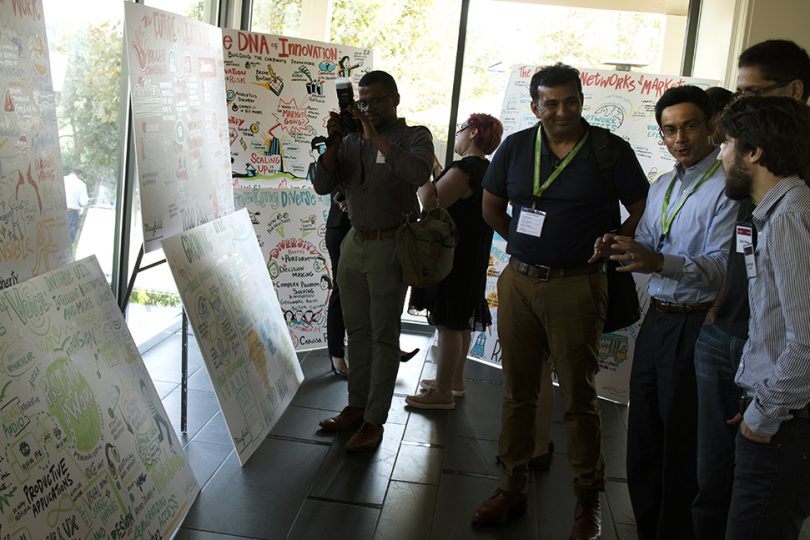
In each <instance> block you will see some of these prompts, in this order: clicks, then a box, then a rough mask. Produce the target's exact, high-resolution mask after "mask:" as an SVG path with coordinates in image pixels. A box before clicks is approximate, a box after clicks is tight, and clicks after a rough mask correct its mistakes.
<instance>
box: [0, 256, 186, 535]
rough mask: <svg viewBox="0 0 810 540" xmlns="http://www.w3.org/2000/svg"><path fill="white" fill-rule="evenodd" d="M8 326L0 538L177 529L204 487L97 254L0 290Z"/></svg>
mask: <svg viewBox="0 0 810 540" xmlns="http://www.w3.org/2000/svg"><path fill="white" fill-rule="evenodd" d="M0 336H14V340H9V339H4V340H2V341H0V372H2V379H1V380H3V381H5V383H4V384H3V387H2V391H0V423H2V432H0V524H2V526H1V527H0V528H1V529H2V535H1V536H2V537H3V538H28V539H33V538H168V537H170V536H172V534H173V533H174V532H175V530H176V529H177V528H178V527H179V525H180V522H181V521H182V519H183V516H184V515H185V514H186V512H187V511H188V509H189V508H190V506H191V504H192V502H193V501H194V498H195V497H196V496H197V494H198V493H199V491H200V487H199V485H198V484H197V481H196V479H195V478H194V473H193V472H192V471H191V468H190V467H189V465H188V462H187V461H186V457H185V455H184V454H183V452H182V450H180V448H179V446H178V445H177V444H176V441H177V436H176V434H175V433H174V428H172V426H171V425H170V424H169V423H168V421H167V420H166V418H168V417H167V415H166V411H165V410H164V409H163V405H162V404H161V402H160V398H159V397H158V395H157V392H156V391H155V387H154V385H153V384H152V380H151V379H150V378H149V374H148V372H147V371H146V367H145V366H144V364H143V361H142V360H141V358H140V356H139V355H138V352H137V349H136V348H135V345H134V343H133V341H132V337H131V336H130V335H129V331H128V330H127V327H126V324H124V320H123V317H122V315H121V312H120V311H119V309H118V306H117V304H116V302H115V299H114V298H113V296H112V292H111V291H110V287H109V285H108V284H107V280H106V278H105V277H104V273H103V272H102V270H101V268H100V266H99V265H98V261H96V259H95V258H94V257H93V258H88V259H83V260H81V261H78V262H75V263H71V264H68V265H66V266H62V267H61V268H59V269H57V270H53V271H51V272H49V273H46V274H43V275H41V276H37V277H33V278H31V279H30V280H28V281H26V282H25V283H21V284H19V285H17V286H15V287H11V288H9V289H6V290H3V291H0ZM158 419H159V420H158Z"/></svg>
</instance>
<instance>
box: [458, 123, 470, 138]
mask: <svg viewBox="0 0 810 540" xmlns="http://www.w3.org/2000/svg"><path fill="white" fill-rule="evenodd" d="M471 127H472V126H471V125H470V124H469V123H467V122H464V123H463V124H456V136H458V134H459V133H461V132H462V131H464V130H465V129H467V128H471Z"/></svg>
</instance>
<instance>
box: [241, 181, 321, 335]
mask: <svg viewBox="0 0 810 540" xmlns="http://www.w3.org/2000/svg"><path fill="white" fill-rule="evenodd" d="M329 200H330V198H329V195H318V194H317V193H315V191H314V190H312V189H311V188H306V189H305V188H286V189H282V188H267V189H258V188H240V189H237V190H234V203H235V204H236V207H237V208H246V209H247V210H248V212H249V214H250V220H251V222H252V224H253V230H254V231H255V232H256V237H257V239H258V240H259V246H260V247H261V250H262V257H263V260H264V262H265V264H266V265H267V269H268V270H269V272H270V277H271V278H272V280H273V287H274V289H275V290H276V294H277V295H278V299H279V302H280V303H281V305H282V306H283V311H284V320H285V321H286V322H287V328H288V329H289V332H290V337H291V338H292V342H293V345H294V346H295V350H297V351H305V350H309V349H317V348H323V347H326V315H327V311H328V309H327V307H328V305H329V296H330V295H331V294H332V288H333V285H334V284H333V283H332V264H331V261H330V259H329V252H328V251H327V249H326V241H325V234H326V216H327V215H328V213H329Z"/></svg>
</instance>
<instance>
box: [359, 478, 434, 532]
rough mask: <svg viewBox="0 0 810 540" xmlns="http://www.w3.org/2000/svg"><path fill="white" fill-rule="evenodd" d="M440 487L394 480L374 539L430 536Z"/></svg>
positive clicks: (389, 488)
mask: <svg viewBox="0 0 810 540" xmlns="http://www.w3.org/2000/svg"><path fill="white" fill-rule="evenodd" d="M437 491H438V487H436V486H427V485H424V484H411V483H409V482H396V481H392V482H391V484H390V485H389V486H388V494H387V495H386V496H385V506H383V509H382V513H381V514H380V521H379V523H378V524H377V530H376V532H375V533H374V540H416V539H426V538H429V537H430V529H431V525H432V524H433V507H434V506H435V505H436V493H437Z"/></svg>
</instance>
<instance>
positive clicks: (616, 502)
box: [605, 481, 636, 525]
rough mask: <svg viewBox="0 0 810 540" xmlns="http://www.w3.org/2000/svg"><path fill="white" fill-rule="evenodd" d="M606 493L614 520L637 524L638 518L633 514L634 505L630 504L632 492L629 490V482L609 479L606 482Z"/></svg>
mask: <svg viewBox="0 0 810 540" xmlns="http://www.w3.org/2000/svg"><path fill="white" fill-rule="evenodd" d="M605 493H606V494H607V499H608V504H609V505H610V510H611V513H612V514H613V520H614V521H615V522H616V523H625V524H630V525H635V523H636V518H635V516H634V515H633V505H632V504H630V493H629V492H628V491H627V484H625V483H624V482H611V481H608V482H606V483H605Z"/></svg>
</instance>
